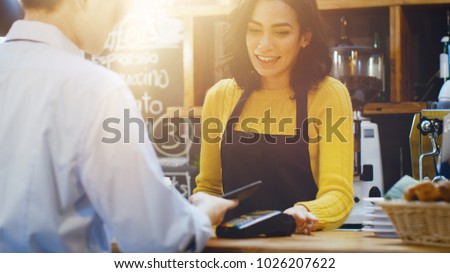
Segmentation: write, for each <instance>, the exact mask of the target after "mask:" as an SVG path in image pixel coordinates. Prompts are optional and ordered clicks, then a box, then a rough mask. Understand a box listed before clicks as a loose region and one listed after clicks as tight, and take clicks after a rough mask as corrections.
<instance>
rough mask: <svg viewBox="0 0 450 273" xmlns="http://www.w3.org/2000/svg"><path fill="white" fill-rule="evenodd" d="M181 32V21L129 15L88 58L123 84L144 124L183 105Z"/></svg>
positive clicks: (182, 24)
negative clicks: (101, 49) (97, 52)
mask: <svg viewBox="0 0 450 273" xmlns="http://www.w3.org/2000/svg"><path fill="white" fill-rule="evenodd" d="M183 29H184V23H183V20H181V19H177V18H169V17H165V16H159V17H158V16H151V17H150V16H149V17H148V18H145V17H142V16H138V15H129V16H128V17H126V18H125V19H124V20H123V21H122V22H121V23H120V24H119V25H118V26H117V27H116V28H115V29H114V31H113V32H112V33H111V34H110V36H109V38H108V41H107V42H106V44H105V52H104V53H103V54H102V55H100V56H93V57H92V60H93V61H94V62H96V63H98V64H101V65H103V66H105V67H107V68H110V69H112V70H114V71H116V72H117V73H118V74H119V75H120V76H121V77H122V78H123V79H124V80H125V82H126V83H127V84H128V86H129V87H130V89H131V90H132V91H133V94H134V96H135V98H136V103H137V105H138V107H139V108H140V109H141V111H142V114H143V117H144V119H146V120H148V119H152V118H153V119H154V118H157V117H159V116H160V115H162V114H163V113H165V112H166V108H167V107H168V106H182V105H183V93H184V92H183V91H184V86H183Z"/></svg>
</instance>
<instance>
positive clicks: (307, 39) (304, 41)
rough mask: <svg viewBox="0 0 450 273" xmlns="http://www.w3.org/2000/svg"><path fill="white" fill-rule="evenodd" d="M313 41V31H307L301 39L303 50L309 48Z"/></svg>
mask: <svg viewBox="0 0 450 273" xmlns="http://www.w3.org/2000/svg"><path fill="white" fill-rule="evenodd" d="M311 39H312V32H311V31H305V32H304V33H303V34H302V37H301V39H300V40H301V41H300V46H301V47H302V48H305V47H307V46H308V45H309V44H310V43H311Z"/></svg>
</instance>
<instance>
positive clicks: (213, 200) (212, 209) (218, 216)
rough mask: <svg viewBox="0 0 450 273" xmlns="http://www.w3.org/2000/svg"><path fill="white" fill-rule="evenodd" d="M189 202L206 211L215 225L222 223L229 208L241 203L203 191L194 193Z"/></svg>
mask: <svg viewBox="0 0 450 273" xmlns="http://www.w3.org/2000/svg"><path fill="white" fill-rule="evenodd" d="M189 202H190V203H191V204H192V205H194V206H196V207H198V208H199V209H200V210H202V211H204V212H205V213H206V215H208V217H209V220H211V224H212V225H213V226H214V225H218V224H220V223H221V222H222V220H223V217H224V216H225V213H226V212H227V210H229V209H232V208H234V207H236V206H237V205H238V203H239V201H237V200H227V199H224V198H220V197H216V196H212V195H209V194H206V193H203V192H198V193H196V194H193V195H192V196H191V198H189Z"/></svg>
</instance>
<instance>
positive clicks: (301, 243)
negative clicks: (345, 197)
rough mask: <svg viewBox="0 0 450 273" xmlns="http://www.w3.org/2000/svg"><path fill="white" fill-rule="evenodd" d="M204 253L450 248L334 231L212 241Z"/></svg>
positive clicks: (429, 249) (393, 250)
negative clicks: (308, 234)
mask: <svg viewBox="0 0 450 273" xmlns="http://www.w3.org/2000/svg"><path fill="white" fill-rule="evenodd" d="M204 252H252V253H253V252H270V253H275V252H284V253H292V252H306V253H318V252H325V253H337V252H343V253H349V252H362V253H370V252H374V253H382V252H387V253H393V252H400V253H406V252H415V253H424V252H447V253H450V247H434V246H421V245H410V244H406V243H404V242H403V241H402V240H401V239H398V238H395V239H392V238H378V237H375V236H374V234H373V233H371V232H362V231H354V230H333V231H319V232H315V233H313V235H311V236H306V235H292V236H290V237H274V238H256V239H223V238H212V239H211V240H209V242H208V243H207V245H206V247H205V249H204Z"/></svg>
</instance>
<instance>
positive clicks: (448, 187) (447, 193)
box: [438, 180, 450, 202]
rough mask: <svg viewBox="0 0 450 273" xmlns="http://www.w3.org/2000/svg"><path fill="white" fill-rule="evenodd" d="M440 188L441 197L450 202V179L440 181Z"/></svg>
mask: <svg viewBox="0 0 450 273" xmlns="http://www.w3.org/2000/svg"><path fill="white" fill-rule="evenodd" d="M438 188H439V192H440V194H441V198H442V199H443V200H444V201H446V202H450V181H448V180H447V181H443V182H439V183H438Z"/></svg>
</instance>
